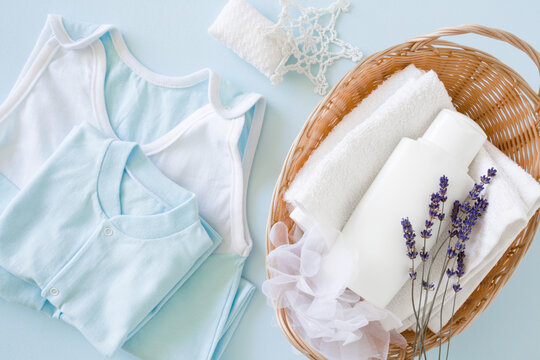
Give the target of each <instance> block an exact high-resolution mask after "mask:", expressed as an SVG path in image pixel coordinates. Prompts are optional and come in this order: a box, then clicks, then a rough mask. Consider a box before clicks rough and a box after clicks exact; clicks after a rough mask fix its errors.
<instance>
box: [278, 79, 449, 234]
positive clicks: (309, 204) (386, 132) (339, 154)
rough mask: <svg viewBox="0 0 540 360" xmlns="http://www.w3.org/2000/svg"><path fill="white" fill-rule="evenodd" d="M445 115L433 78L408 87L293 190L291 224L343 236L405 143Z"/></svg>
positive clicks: (440, 88)
mask: <svg viewBox="0 0 540 360" xmlns="http://www.w3.org/2000/svg"><path fill="white" fill-rule="evenodd" d="M408 71H413V70H408ZM443 109H453V105H452V102H451V99H450V97H449V96H448V93H447V92H446V89H445V88H444V85H443V84H442V82H441V81H439V79H438V77H437V75H436V74H435V72H433V71H429V72H428V73H425V74H423V75H421V76H420V77H419V78H418V79H417V80H414V79H413V80H409V81H406V82H405V84H404V85H402V86H401V87H400V88H399V89H398V90H397V91H395V93H394V94H393V95H392V96H390V97H389V98H388V99H387V100H386V101H385V102H384V103H383V104H382V105H381V106H380V107H379V108H377V109H376V110H375V111H373V113H372V114H371V116H369V117H367V119H366V120H365V121H360V123H359V124H358V125H357V126H356V127H355V128H354V129H353V130H352V131H350V132H349V134H348V135H346V136H345V137H344V138H343V140H342V141H340V142H339V143H338V144H337V145H336V146H335V147H334V148H333V149H332V150H331V151H329V153H328V154H327V155H326V156H325V157H324V158H323V159H321V160H320V161H319V163H318V164H317V166H315V167H314V169H313V170H312V171H311V170H310V172H311V174H310V176H309V177H308V176H305V177H303V178H302V179H301V181H302V184H298V185H297V186H295V188H294V193H293V194H289V196H288V199H289V202H290V203H292V205H293V206H294V210H293V212H292V213H291V218H292V219H293V220H295V222H297V221H298V222H299V223H300V225H301V227H303V224H302V223H304V224H307V226H309V225H310V224H311V223H312V222H313V221H315V222H317V223H318V224H320V225H321V226H322V227H323V228H332V229H336V230H341V229H342V228H343V226H344V225H345V223H346V222H347V220H348V219H349V217H350V215H351V213H352V212H353V210H354V208H355V207H356V205H357V204H358V202H359V200H360V199H361V198H362V196H363V194H364V193H365V191H366V190H367V189H368V187H369V185H370V184H371V182H372V181H373V179H374V178H375V176H376V175H377V173H378V172H379V170H380V169H381V167H382V166H383V165H384V163H385V161H386V159H387V158H388V156H390V154H391V153H392V151H393V150H394V148H395V147H396V145H397V144H398V142H399V141H400V140H401V138H403V137H410V138H413V139H416V138H418V137H419V136H421V135H422V134H423V133H424V131H425V130H426V129H427V128H428V126H429V125H430V124H431V122H432V121H433V119H434V118H435V116H436V115H437V114H438V113H439V112H440V111H441V110H443ZM358 113H360V114H363V111H359V112H358ZM293 197H294V200H292V198H293Z"/></svg>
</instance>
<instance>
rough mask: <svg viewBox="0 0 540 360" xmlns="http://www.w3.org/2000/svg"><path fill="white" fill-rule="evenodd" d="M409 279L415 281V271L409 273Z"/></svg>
mask: <svg viewBox="0 0 540 360" xmlns="http://www.w3.org/2000/svg"><path fill="white" fill-rule="evenodd" d="M409 277H410V278H411V279H412V280H416V271H411V272H410V273H409Z"/></svg>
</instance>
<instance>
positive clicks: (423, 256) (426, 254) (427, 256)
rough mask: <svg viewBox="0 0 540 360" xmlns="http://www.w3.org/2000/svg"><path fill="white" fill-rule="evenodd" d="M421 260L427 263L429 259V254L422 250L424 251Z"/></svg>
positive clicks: (421, 253)
mask: <svg viewBox="0 0 540 360" xmlns="http://www.w3.org/2000/svg"><path fill="white" fill-rule="evenodd" d="M420 258H421V259H422V261H427V259H429V252H427V251H424V249H422V251H420Z"/></svg>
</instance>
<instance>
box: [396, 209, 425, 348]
mask: <svg viewBox="0 0 540 360" xmlns="http://www.w3.org/2000/svg"><path fill="white" fill-rule="evenodd" d="M426 225H427V224H426ZM401 227H402V228H403V237H404V238H405V246H406V247H407V256H408V257H409V259H411V268H410V270H409V277H410V278H411V302H412V307H413V312H414V317H415V319H416V324H417V326H418V324H419V321H418V312H417V311H416V304H415V301H414V281H415V280H416V276H417V273H416V271H415V270H414V269H415V266H414V259H416V256H417V255H418V252H417V251H416V241H415V240H414V239H415V237H416V234H415V233H414V230H413V228H412V225H411V222H410V221H409V218H403V219H401ZM417 330H418V329H417ZM417 339H418V338H417V331H415V337H414V351H416V341H417Z"/></svg>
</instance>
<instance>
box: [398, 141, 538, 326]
mask: <svg viewBox="0 0 540 360" xmlns="http://www.w3.org/2000/svg"><path fill="white" fill-rule="evenodd" d="M490 167H494V168H496V169H497V176H496V177H495V178H494V179H493V180H492V182H491V184H489V186H488V187H487V190H486V192H485V194H486V196H487V199H488V201H489V207H488V210H487V211H486V213H485V214H484V216H483V217H482V219H481V220H480V221H479V223H478V225H477V226H476V227H475V228H474V230H473V233H472V234H471V240H470V241H469V243H468V244H467V246H468V248H467V257H466V262H465V275H464V276H463V277H462V278H461V282H460V284H461V287H462V288H463V290H461V291H460V292H459V293H457V298H456V309H459V307H461V306H462V305H463V304H464V303H465V301H466V300H467V298H468V297H469V296H470V295H471V294H472V293H473V291H474V290H475V289H476V287H477V286H478V285H479V284H480V282H481V281H482V280H483V279H484V277H485V276H486V275H487V274H488V273H489V272H490V270H491V269H492V268H493V267H494V266H495V265H496V263H497V262H498V261H499V259H500V258H501V257H502V256H503V254H504V252H505V251H506V250H507V249H508V247H509V246H510V244H512V242H513V241H514V239H515V238H516V236H517V235H518V234H519V233H520V232H521V230H523V228H524V227H525V225H526V224H527V223H528V221H529V220H530V218H531V217H532V216H533V215H534V213H535V212H536V210H538V208H539V207H540V185H539V184H538V182H537V181H536V180H535V179H533V178H532V177H531V176H530V175H529V174H528V173H527V172H525V171H524V170H523V169H522V168H521V167H519V166H518V165H517V164H516V163H514V162H513V161H512V160H511V159H509V158H508V157H507V156H506V155H504V154H503V153H502V152H501V151H500V150H499V149H497V148H496V147H495V146H493V145H492V144H491V143H489V142H486V144H485V145H484V147H483V148H482V149H481V151H480V152H479V153H478V155H477V156H476V158H475V160H474V161H473V163H472V164H471V167H470V171H469V173H470V175H471V176H472V177H473V179H475V180H476V179H478V178H479V177H480V176H481V175H483V174H485V172H486V170H487V169H488V168H490ZM450 186H451V179H450ZM433 266H434V270H433V271H434V273H435V274H440V271H441V269H442V256H440V257H438V261H436V262H435V264H434V265H433ZM406 285H408V286H404V287H403V288H402V289H401V290H400V292H399V293H398V295H397V296H396V298H394V300H393V301H392V307H389V309H390V310H391V311H393V312H394V313H396V315H397V316H398V317H400V318H401V319H405V317H407V316H408V318H407V319H405V321H404V325H403V327H402V329H401V330H404V329H405V328H408V327H410V326H412V325H413V324H414V315H412V308H411V300H410V291H411V290H410V283H407V284H406ZM453 295H454V292H453V291H450V293H449V294H447V295H446V297H445V305H444V307H443V322H442V325H443V326H444V325H446V323H447V322H448V321H449V320H450V317H451V315H452V301H453ZM441 303H442V293H440V294H438V295H437V299H436V300H435V305H434V311H433V315H432V316H431V319H432V320H431V321H430V322H429V328H430V329H431V330H432V331H434V332H438V331H439V330H440V329H441V323H440V305H441ZM456 311H457V310H456Z"/></svg>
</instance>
